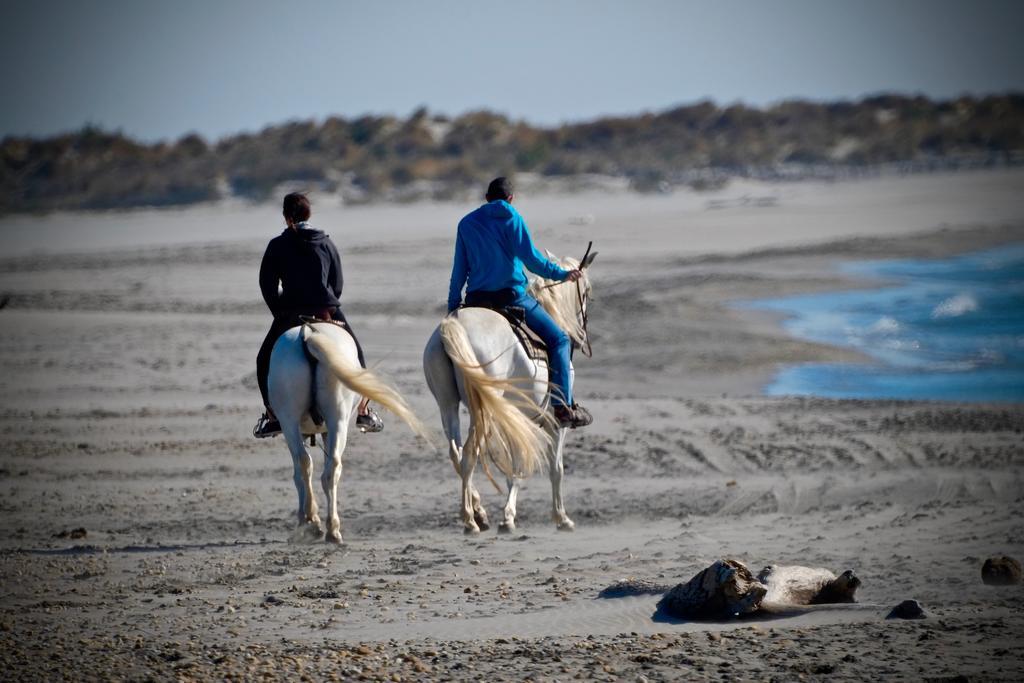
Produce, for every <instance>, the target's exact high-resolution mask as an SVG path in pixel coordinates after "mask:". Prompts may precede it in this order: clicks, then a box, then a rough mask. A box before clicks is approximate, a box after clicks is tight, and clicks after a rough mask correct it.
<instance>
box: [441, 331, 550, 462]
mask: <svg viewBox="0 0 1024 683" xmlns="http://www.w3.org/2000/svg"><path fill="white" fill-rule="evenodd" d="M440 331H441V342H442V343H443V344H444V349H445V352H446V353H447V354H448V357H449V358H450V359H451V361H452V364H454V365H455V367H457V368H458V369H459V371H460V372H461V373H462V381H463V388H464V389H465V392H466V401H467V403H468V408H469V415H470V420H471V424H472V427H471V429H470V432H469V435H468V437H467V439H466V448H469V449H472V450H471V451H470V452H476V453H479V454H480V458H481V463H482V464H483V466H484V468H485V473H487V474H488V476H490V475H489V472H488V471H487V470H486V467H487V460H490V462H492V463H494V465H495V466H496V467H497V468H498V469H499V470H500V471H501V472H502V474H504V475H505V476H506V477H524V476H528V475H530V474H532V473H533V472H534V471H535V470H537V469H539V468H540V466H541V465H542V464H543V463H544V457H543V453H544V451H545V449H546V448H547V446H548V445H549V444H550V442H551V437H550V436H549V435H548V434H547V432H545V430H544V429H543V428H542V427H541V426H540V425H538V424H537V422H535V421H534V419H531V418H530V417H529V416H528V415H527V414H526V413H524V412H523V410H526V411H527V413H533V414H534V415H535V417H536V418H540V419H541V420H544V419H550V418H547V416H546V414H545V412H544V411H543V410H542V409H541V407H540V406H538V405H537V402H536V401H534V400H533V397H532V396H531V395H530V394H529V393H528V392H527V391H525V390H523V389H522V388H520V387H519V386H516V384H517V382H516V381H515V380H511V379H501V378H498V377H491V376H490V375H488V374H487V373H486V372H484V369H483V368H484V366H483V365H481V363H480V361H479V359H477V356H476V352H475V351H474V350H473V347H472V345H471V344H470V343H469V335H468V334H467V333H466V328H465V327H463V326H462V323H460V322H459V321H458V319H456V318H452V317H449V318H445V319H444V320H443V321H441V327H440ZM531 381H532V380H531ZM492 481H493V479H492Z"/></svg>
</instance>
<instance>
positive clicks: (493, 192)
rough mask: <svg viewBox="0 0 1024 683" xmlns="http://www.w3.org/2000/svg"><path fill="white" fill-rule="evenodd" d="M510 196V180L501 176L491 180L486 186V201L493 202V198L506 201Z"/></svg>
mask: <svg viewBox="0 0 1024 683" xmlns="http://www.w3.org/2000/svg"><path fill="white" fill-rule="evenodd" d="M511 198H512V181H511V180H509V179H508V178H506V177H505V176H501V177H500V178H495V179H494V180H492V181H491V184H490V185H488V186H487V201H489V202H493V201H494V200H495V199H504V200H505V201H508V200H509V199H511Z"/></svg>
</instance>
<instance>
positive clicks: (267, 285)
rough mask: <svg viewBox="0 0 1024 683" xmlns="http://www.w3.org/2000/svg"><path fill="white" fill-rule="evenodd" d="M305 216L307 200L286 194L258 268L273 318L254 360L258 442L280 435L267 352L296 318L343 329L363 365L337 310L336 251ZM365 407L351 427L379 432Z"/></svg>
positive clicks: (338, 266) (373, 416)
mask: <svg viewBox="0 0 1024 683" xmlns="http://www.w3.org/2000/svg"><path fill="white" fill-rule="evenodd" d="M310 215H311V210H310V205H309V199H308V198H307V197H306V196H305V195H304V194H300V193H298V192H293V193H291V194H289V195H287V196H286V197H285V198H284V220H285V222H286V223H287V224H288V227H287V228H285V230H284V232H282V233H281V234H280V235H278V236H277V237H275V238H274V239H272V240H270V243H269V244H268V245H267V250H266V252H264V254H263V262H262V263H261V264H260V291H261V292H262V293H263V300H264V301H266V302H267V306H268V307H269V308H270V312H271V313H273V314H274V322H273V324H271V326H270V331H269V332H267V336H266V338H265V339H264V340H263V345H262V346H261V347H260V352H259V354H258V355H257V356H256V380H257V382H258V383H259V386H260V394H262V396H263V405H264V406H266V413H265V414H264V415H263V417H261V418H260V419H259V421H258V422H257V423H256V427H255V428H254V429H253V436H255V437H257V438H260V439H262V438H265V437H268V436H275V435H277V434H280V433H281V425H280V423H278V421H277V418H276V417H275V416H274V412H273V411H272V410H271V409H270V403H269V401H268V400H267V376H268V375H269V374H270V352H271V351H273V349H274V343H275V342H277V338H278V337H280V336H281V335H282V334H283V333H284V332H285V331H286V330H289V329H291V328H292V327H296V326H297V325H301V324H302V321H301V319H300V316H311V317H314V318H320V319H321V320H336V321H338V322H340V323H342V324H343V325H345V328H346V329H347V330H348V332H349V334H351V335H352V339H353V340H355V343H356V350H357V351H358V353H359V364H360V365H361V366H362V367H364V368H365V367H366V360H365V359H364V358H363V348H362V347H361V346H360V345H359V340H358V339H356V336H355V334H354V333H353V332H352V328H351V327H350V326H349V324H348V321H346V320H345V314H344V313H342V312H341V287H342V283H343V278H342V275H341V258H340V257H339V256H338V249H337V247H335V246H334V242H332V241H331V238H330V237H328V236H327V235H326V234H325V233H324V232H323V231H321V230H314V229H313V228H312V227H310V225H309V217H310ZM278 284H280V289H278ZM368 404H369V400H368V399H365V398H364V399H363V400H362V401H361V402H360V403H359V410H358V412H359V415H358V416H357V417H356V426H357V427H359V429H360V430H362V431H364V432H379V431H380V430H382V429H383V428H384V423H383V422H382V421H381V419H380V417H379V416H378V415H377V414H376V413H375V412H374V411H373V410H372V409H370V407H369V405H368Z"/></svg>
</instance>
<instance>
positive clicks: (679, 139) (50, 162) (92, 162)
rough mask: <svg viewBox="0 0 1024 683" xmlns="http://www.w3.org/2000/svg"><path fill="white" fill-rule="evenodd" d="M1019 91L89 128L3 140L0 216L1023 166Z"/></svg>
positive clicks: (650, 187) (652, 187)
mask: <svg viewBox="0 0 1024 683" xmlns="http://www.w3.org/2000/svg"><path fill="white" fill-rule="evenodd" d="M1022 160H1024V95H1020V94H1008V95H1000V96H991V97H984V98H971V97H963V98H960V99H955V100H948V101H938V102H934V101H931V100H929V99H927V98H924V97H909V96H901V95H880V96H876V97H868V98H866V99H863V100H860V101H857V102H845V101H844V102H833V103H814V102H807V101H787V102H783V103H780V104H778V105H775V106H772V107H768V108H764V109H755V108H750V107H746V106H743V105H738V104H737V105H731V106H728V107H720V106H717V105H715V104H714V103H712V102H699V103H696V104H691V105H687V106H680V107H676V108H674V109H670V110H668V111H664V112H660V113H647V114H642V115H639V116H632V117H615V118H602V119H597V120H595V121H589V122H585V123H575V124H566V125H563V126H560V127H558V128H539V127H533V126H530V125H528V124H526V123H524V122H519V121H512V120H510V119H508V118H507V117H505V116H502V115H500V114H496V113H492V112H489V111H476V112H470V113H467V114H464V115H462V116H459V117H458V118H455V119H449V118H446V117H444V116H435V115H431V114H430V113H429V112H428V111H427V110H426V109H420V110H418V111H416V112H414V113H413V114H412V115H411V116H409V118H408V119H404V120H403V119H399V118H395V117H391V116H362V117H360V118H356V119H352V120H347V119H344V118H340V117H332V118H329V119H327V120H326V121H323V122H322V123H319V124H318V123H316V122H313V121H296V122H290V123H286V124H284V125H277V126H270V127H267V128H265V129H264V130H262V131H260V132H259V133H257V134H243V135H236V136H232V137H228V138H225V139H223V140H220V141H219V142H216V143H213V144H211V143H209V142H207V141H206V140H204V139H203V138H202V137H200V136H198V135H195V134H190V135H186V136H185V137H182V138H181V139H179V140H177V141H175V142H160V143H157V144H142V143H139V142H136V141H134V140H132V139H130V138H128V137H126V136H124V135H122V134H120V133H116V132H106V131H103V130H100V129H98V128H96V127H94V126H87V127H85V128H83V129H82V130H80V131H78V132H75V133H69V134H64V135H59V136H55V137H51V138H46V139H32V138H21V137H7V138H5V139H4V140H3V141H2V142H0V187H2V191H0V212H4V213H11V212H21V211H46V210H54V209H111V208H126V207H135V206H168V205H186V204H192V203H196V202H204V201H208V200H214V199H218V198H222V197H227V196H238V197H245V198H251V199H253V200H262V199H265V198H267V197H269V196H271V195H272V194H273V193H274V192H275V191H277V190H279V188H280V186H281V185H282V184H284V183H291V184H293V185H298V186H301V187H303V188H305V189H311V190H318V191H321V192H331V193H340V194H341V195H342V196H343V197H344V199H345V200H346V201H349V202H358V201H373V200H377V199H390V200H410V199H417V198H423V197H433V198H449V197H455V196H461V195H463V194H465V193H467V192H469V193H472V194H473V195H474V196H475V195H477V194H479V192H480V190H481V188H482V187H483V186H484V184H485V183H486V182H487V181H488V180H490V179H491V178H492V177H494V176H496V175H502V174H504V175H510V174H517V173H519V174H523V173H530V174H534V176H535V177H537V178H539V179H541V180H544V179H558V178H566V177H570V178H572V177H585V176H592V175H594V174H599V175H604V176H614V177H619V178H626V179H628V180H629V183H630V185H631V186H632V187H633V188H634V189H636V190H638V191H668V190H670V189H671V188H672V187H674V186H677V185H688V186H691V187H694V188H695V189H710V188H714V187H718V186H720V185H721V183H722V182H724V180H726V179H727V178H729V177H732V176H748V177H764V178H793V177H795V178H803V177H822V176H826V177H835V176H841V175H848V174H855V173H867V172H873V171H876V170H877V169H878V168H880V167H883V166H892V165H894V166H895V167H896V168H897V170H901V171H923V170H931V169H936V168H964V167H978V166H989V165H1004V164H1019V163H1021V161H1022Z"/></svg>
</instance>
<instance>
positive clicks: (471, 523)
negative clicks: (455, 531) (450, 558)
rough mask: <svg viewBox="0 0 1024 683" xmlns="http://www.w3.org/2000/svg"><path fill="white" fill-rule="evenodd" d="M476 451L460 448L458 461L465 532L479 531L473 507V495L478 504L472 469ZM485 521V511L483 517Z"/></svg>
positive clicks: (474, 466)
mask: <svg viewBox="0 0 1024 683" xmlns="http://www.w3.org/2000/svg"><path fill="white" fill-rule="evenodd" d="M478 455H479V454H478V453H476V452H474V451H473V450H472V449H467V448H463V449H462V459H461V462H460V463H459V475H460V476H461V477H462V506H461V507H462V524H463V531H464V532H465V533H466V534H478V533H480V525H479V524H478V523H477V521H476V517H477V515H476V510H475V509H474V506H473V502H474V497H475V499H476V502H477V504H478V505H479V501H480V494H479V493H478V492H477V491H476V489H475V488H473V470H474V469H476V461H477V457H478ZM484 521H485V522H486V513H485V519H484Z"/></svg>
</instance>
